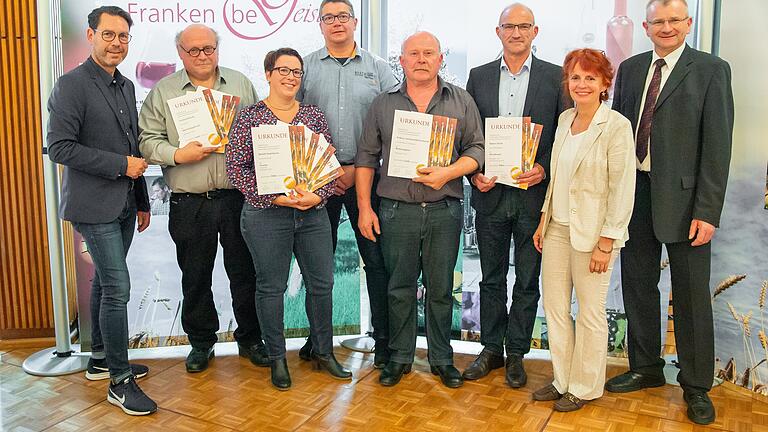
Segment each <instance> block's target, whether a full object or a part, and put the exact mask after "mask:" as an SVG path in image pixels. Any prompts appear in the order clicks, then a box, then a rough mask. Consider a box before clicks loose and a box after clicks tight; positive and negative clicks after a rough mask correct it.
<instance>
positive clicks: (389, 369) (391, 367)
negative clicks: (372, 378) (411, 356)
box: [379, 361, 411, 387]
mask: <svg viewBox="0 0 768 432" xmlns="http://www.w3.org/2000/svg"><path fill="white" fill-rule="evenodd" d="M410 372H411V363H408V364H404V363H396V362H393V361H390V362H389V363H387V366H386V367H385V368H384V369H382V370H381V375H379V382H380V383H381V385H383V386H385V387H391V386H393V385H396V384H397V383H399V382H400V379H402V378H403V375H406V374H409V373H410Z"/></svg>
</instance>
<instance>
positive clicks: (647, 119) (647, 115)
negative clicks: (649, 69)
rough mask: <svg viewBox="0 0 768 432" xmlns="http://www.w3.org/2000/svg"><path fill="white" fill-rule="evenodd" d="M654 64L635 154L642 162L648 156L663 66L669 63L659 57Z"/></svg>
mask: <svg viewBox="0 0 768 432" xmlns="http://www.w3.org/2000/svg"><path fill="white" fill-rule="evenodd" d="M653 64H654V65H655V66H656V69H654V71H653V76H652V77H651V83H650V84H649V85H648V93H646V95H645V105H643V115H642V116H641V117H640V125H639V126H638V127H637V147H636V149H635V154H636V155H637V160H639V161H640V163H642V162H643V161H644V160H645V158H646V156H648V141H649V140H650V138H651V121H652V120H653V110H654V108H656V99H657V98H658V97H659V90H660V89H661V68H662V67H663V66H664V65H665V64H667V63H666V62H665V61H664V59H658V60H656V61H655V62H654V63H653Z"/></svg>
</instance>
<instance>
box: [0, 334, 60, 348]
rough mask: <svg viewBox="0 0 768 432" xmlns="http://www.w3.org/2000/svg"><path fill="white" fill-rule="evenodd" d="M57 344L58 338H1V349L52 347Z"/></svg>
mask: <svg viewBox="0 0 768 432" xmlns="http://www.w3.org/2000/svg"><path fill="white" fill-rule="evenodd" d="M55 345H56V338H53V337H43V338H26V339H6V340H0V350H2V351H11V350H14V349H20V348H41V349H42V348H50V347H53V346H55Z"/></svg>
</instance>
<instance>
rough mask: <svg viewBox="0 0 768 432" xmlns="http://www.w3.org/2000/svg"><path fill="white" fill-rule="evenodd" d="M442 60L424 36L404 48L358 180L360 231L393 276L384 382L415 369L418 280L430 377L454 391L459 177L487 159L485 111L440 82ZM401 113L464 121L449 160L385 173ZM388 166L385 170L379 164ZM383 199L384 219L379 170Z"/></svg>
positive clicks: (363, 148)
mask: <svg viewBox="0 0 768 432" xmlns="http://www.w3.org/2000/svg"><path fill="white" fill-rule="evenodd" d="M442 61H443V55H442V54H441V52H440V42H439V41H438V40H437V38H436V37H435V36H434V35H432V34H430V33H427V32H418V33H415V34H413V35H411V36H410V37H408V38H407V39H406V40H405V42H403V46H402V52H401V55H400V64H401V65H402V67H403V71H404V73H405V81H404V82H403V83H402V84H400V85H399V86H396V87H395V88H393V89H392V90H389V91H388V92H387V93H383V94H381V95H380V96H378V97H377V98H376V99H374V101H373V104H372V105H371V108H370V110H369V111H368V115H367V117H366V119H365V122H364V123H363V125H364V128H363V133H362V136H361V138H360V142H359V146H358V151H357V157H356V158H355V166H356V173H355V179H356V182H357V185H358V188H357V202H358V206H359V208H360V216H359V221H358V225H359V228H360V231H361V232H362V234H363V235H364V236H365V237H366V238H368V239H369V240H371V241H376V235H380V239H381V250H382V253H383V255H384V263H385V266H386V269H387V273H388V274H389V278H390V279H389V286H388V298H389V334H390V342H389V349H390V351H391V357H390V361H389V363H387V366H386V367H385V368H384V370H383V371H382V373H381V376H380V377H379V381H380V382H381V384H382V385H385V386H392V385H395V384H397V383H398V382H399V381H400V379H401V378H402V376H403V374H405V373H408V372H410V370H411V363H412V362H413V356H414V353H415V350H416V298H417V282H418V278H419V275H420V274H421V275H422V283H423V285H424V287H425V289H426V294H425V296H426V297H425V298H426V301H425V304H426V306H425V309H426V331H427V342H428V344H429V363H430V365H431V371H432V373H433V374H435V375H439V376H440V378H441V380H442V382H443V384H445V385H446V386H448V387H459V386H461V385H462V384H463V379H462V377H461V374H460V373H459V371H458V370H456V368H455V367H454V366H453V350H452V349H451V344H450V337H451V322H452V319H451V315H452V312H453V281H454V271H453V269H454V267H455V265H456V258H457V256H458V253H459V235H460V234H461V226H462V219H463V211H462V206H461V198H462V196H463V193H462V179H461V178H462V176H464V175H467V174H470V173H473V172H475V171H477V170H478V169H479V168H480V167H481V166H482V161H483V157H484V152H483V134H482V124H481V122H480V113H479V112H478V110H477V106H476V105H475V102H474V101H473V100H472V97H471V96H470V95H469V93H467V92H466V91H464V90H463V89H461V88H459V87H456V86H454V85H451V84H448V83H446V82H445V81H443V80H442V79H441V78H439V77H438V76H437V73H438V71H439V69H440V65H441V64H442ZM396 110H402V111H414V112H416V111H418V112H422V113H427V114H432V115H440V116H447V117H451V118H455V119H457V120H458V125H457V128H456V129H457V130H456V136H455V139H454V146H453V154H452V157H451V162H452V163H451V164H450V165H449V166H447V167H427V168H421V169H420V170H419V176H418V177H416V178H414V179H405V178H396V177H390V176H389V175H388V168H389V157H390V154H389V153H390V148H391V144H392V125H393V123H394V115H395V111H396ZM380 160H383V163H382V165H381V167H379V161H380ZM376 169H380V171H381V180H380V181H379V185H378V187H377V192H378V194H379V195H380V196H381V197H382V199H381V206H380V207H379V214H378V216H377V214H376V212H375V211H374V210H373V208H372V205H371V192H370V191H371V186H372V184H373V177H374V172H375V171H376Z"/></svg>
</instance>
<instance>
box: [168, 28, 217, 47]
mask: <svg viewBox="0 0 768 432" xmlns="http://www.w3.org/2000/svg"><path fill="white" fill-rule="evenodd" d="M200 36H212V37H213V40H214V41H215V45H218V44H219V34H218V33H216V30H214V29H212V28H210V27H208V26H206V25H203V24H190V25H188V26H187V27H185V28H184V29H183V30H181V31H180V32H178V33H176V45H179V44H181V45H183V44H184V38H185V37H189V38H195V39H197V38H199V37H200Z"/></svg>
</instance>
